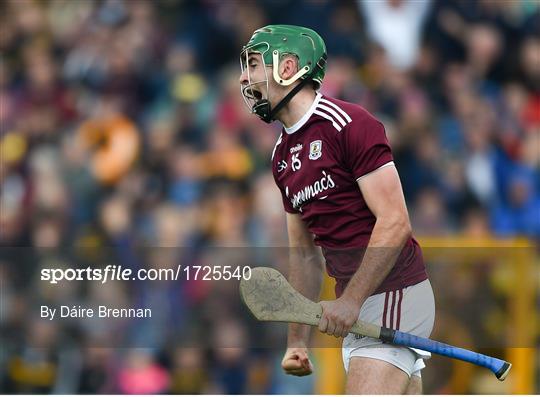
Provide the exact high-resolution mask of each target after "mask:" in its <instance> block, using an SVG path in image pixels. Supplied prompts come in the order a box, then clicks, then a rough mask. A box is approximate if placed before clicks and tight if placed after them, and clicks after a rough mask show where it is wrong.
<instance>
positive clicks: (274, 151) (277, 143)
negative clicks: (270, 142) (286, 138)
mask: <svg viewBox="0 0 540 397" xmlns="http://www.w3.org/2000/svg"><path fill="white" fill-rule="evenodd" d="M282 139H283V133H280V134H279V138H278V140H277V142H276V144H275V145H274V150H272V157H271V159H270V161H272V160H274V155H275V154H276V149H277V147H278V145H279V144H280V143H281V140H282Z"/></svg>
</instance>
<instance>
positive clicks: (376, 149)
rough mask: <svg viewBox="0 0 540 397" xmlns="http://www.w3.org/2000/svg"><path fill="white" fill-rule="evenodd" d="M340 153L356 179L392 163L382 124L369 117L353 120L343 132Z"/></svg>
mask: <svg viewBox="0 0 540 397" xmlns="http://www.w3.org/2000/svg"><path fill="white" fill-rule="evenodd" d="M343 134H344V136H343V140H342V152H343V158H344V163H345V165H346V166H347V167H348V168H349V169H350V170H351V172H352V174H353V175H354V177H355V179H358V178H360V177H362V176H364V175H366V174H369V173H370V172H372V171H375V170H376V169H377V168H379V167H381V166H383V165H385V164H387V163H390V162H391V161H393V157H392V151H391V149H390V144H389V143H388V139H387V138H386V132H385V130H384V126H383V125H382V123H381V122H380V121H379V120H377V119H375V118H374V117H373V116H371V115H369V114H368V115H366V116H365V117H363V118H362V119H361V120H353V122H352V123H351V124H349V125H348V126H347V128H345V129H344V130H343Z"/></svg>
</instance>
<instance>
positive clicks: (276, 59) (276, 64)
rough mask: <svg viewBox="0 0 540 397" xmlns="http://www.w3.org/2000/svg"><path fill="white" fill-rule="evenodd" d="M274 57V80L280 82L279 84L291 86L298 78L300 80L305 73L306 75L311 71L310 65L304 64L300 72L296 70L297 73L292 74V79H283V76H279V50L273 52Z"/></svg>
mask: <svg viewBox="0 0 540 397" xmlns="http://www.w3.org/2000/svg"><path fill="white" fill-rule="evenodd" d="M272 58H273V60H274V68H273V69H274V70H273V76H274V80H275V81H276V82H277V83H278V84H281V85H283V86H286V87H287V86H289V85H291V84H292V83H294V82H295V81H296V80H298V79H299V78H300V77H302V76H303V75H305V74H306V73H307V72H309V66H307V65H306V66H304V67H303V68H302V69H300V70H299V71H298V72H296V74H295V75H294V76H292V77H291V78H290V79H288V80H283V79H282V78H281V77H279V70H278V69H279V52H278V50H274V51H273V52H272Z"/></svg>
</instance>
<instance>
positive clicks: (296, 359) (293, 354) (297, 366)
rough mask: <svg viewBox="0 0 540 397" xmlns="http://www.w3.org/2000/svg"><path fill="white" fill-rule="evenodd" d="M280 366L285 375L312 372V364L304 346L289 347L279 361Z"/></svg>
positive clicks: (304, 374)
mask: <svg viewBox="0 0 540 397" xmlns="http://www.w3.org/2000/svg"><path fill="white" fill-rule="evenodd" d="M281 368H283V370H284V371H285V373H286V374H287V375H294V376H306V375H309V374H311V373H312V372H313V364H311V361H310V360H309V357H308V350H307V348H305V347H289V348H288V349H287V351H286V352H285V356H283V360H282V361H281Z"/></svg>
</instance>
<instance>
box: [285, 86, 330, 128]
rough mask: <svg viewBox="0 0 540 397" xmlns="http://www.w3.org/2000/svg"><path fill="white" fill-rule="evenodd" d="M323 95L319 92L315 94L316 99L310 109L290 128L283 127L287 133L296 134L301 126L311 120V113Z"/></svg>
mask: <svg viewBox="0 0 540 397" xmlns="http://www.w3.org/2000/svg"><path fill="white" fill-rule="evenodd" d="M321 97H322V94H321V93H319V92H318V93H317V96H315V100H314V101H313V103H312V104H311V106H310V107H309V110H308V111H307V112H306V113H305V114H304V115H303V116H302V118H301V119H300V120H298V121H297V122H296V123H294V124H293V125H292V126H290V127H289V128H287V127H283V129H284V130H285V132H286V133H287V134H289V135H290V134H294V133H295V132H296V131H298V130H299V129H300V128H302V127H303V125H304V124H306V122H307V121H308V120H309V118H310V117H311V115H312V114H313V112H314V111H315V108H316V107H317V105H318V104H319V100H320V99H321Z"/></svg>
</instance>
